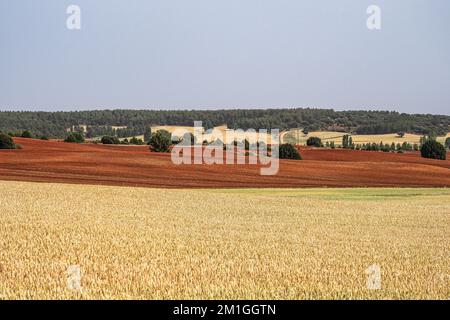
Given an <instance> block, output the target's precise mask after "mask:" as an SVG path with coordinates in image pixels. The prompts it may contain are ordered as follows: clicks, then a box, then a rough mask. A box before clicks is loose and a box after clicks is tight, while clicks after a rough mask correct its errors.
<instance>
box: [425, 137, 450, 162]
mask: <svg viewBox="0 0 450 320" xmlns="http://www.w3.org/2000/svg"><path fill="white" fill-rule="evenodd" d="M420 153H421V155H422V157H423V158H430V159H439V160H445V159H446V156H447V154H446V151H445V147H444V146H443V145H442V144H441V143H439V142H437V141H436V140H427V141H426V142H425V143H424V144H423V145H422V147H421V148H420Z"/></svg>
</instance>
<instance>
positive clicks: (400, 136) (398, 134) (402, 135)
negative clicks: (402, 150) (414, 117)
mask: <svg viewBox="0 0 450 320" xmlns="http://www.w3.org/2000/svg"><path fill="white" fill-rule="evenodd" d="M397 136H398V137H399V138H403V137H404V136H405V133H404V132H403V131H400V132H397Z"/></svg>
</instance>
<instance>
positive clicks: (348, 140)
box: [342, 134, 350, 149]
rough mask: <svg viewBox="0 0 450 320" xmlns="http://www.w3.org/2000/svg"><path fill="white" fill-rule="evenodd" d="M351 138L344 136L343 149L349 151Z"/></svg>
mask: <svg viewBox="0 0 450 320" xmlns="http://www.w3.org/2000/svg"><path fill="white" fill-rule="evenodd" d="M349 138H350V136H349V135H348V134H345V135H343V136H342V148H344V149H348V147H349V144H350V139H349Z"/></svg>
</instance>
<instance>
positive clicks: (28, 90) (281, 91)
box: [0, 0, 450, 114]
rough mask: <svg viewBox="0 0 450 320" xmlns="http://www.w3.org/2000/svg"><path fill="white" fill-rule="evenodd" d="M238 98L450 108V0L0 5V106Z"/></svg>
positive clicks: (74, 0) (75, 0)
mask: <svg viewBox="0 0 450 320" xmlns="http://www.w3.org/2000/svg"><path fill="white" fill-rule="evenodd" d="M70 4H77V5H79V6H80V7H81V10H82V12H81V23H82V25H81V30H79V31H71V30H68V29H67V28H66V19H67V17H68V15H67V14H66V8H67V7H68V6H69V5H70ZM370 4H376V5H379V6H380V7H381V10H382V29H381V30H379V31H370V30H368V29H367V27H366V19H367V16H368V15H367V14H366V9H367V7H368V6H369V5H370ZM236 107H239V108H255V107H259V108H267V107H317V108H321V107H325V108H334V109H337V110H343V109H383V110H387V109H388V110H398V111H401V112H408V113H434V114H450V1H449V0H420V1H419V0H395V1H393V0H389V1H387V0H385V1H383V0H370V1H366V0H341V1H337V0H327V1H325V0H309V1H301V0H158V1H153V0H127V1H125V0H71V1H65V0H39V1H36V0H0V110H81V109H100V108H139V109H167V108H182V109H186V108H188V109H200V108H201V109H217V108H236Z"/></svg>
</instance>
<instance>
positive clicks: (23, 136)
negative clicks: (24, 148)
mask: <svg viewBox="0 0 450 320" xmlns="http://www.w3.org/2000/svg"><path fill="white" fill-rule="evenodd" d="M21 137H22V138H31V132H30V131H28V130H25V131H24V132H22V135H21Z"/></svg>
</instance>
